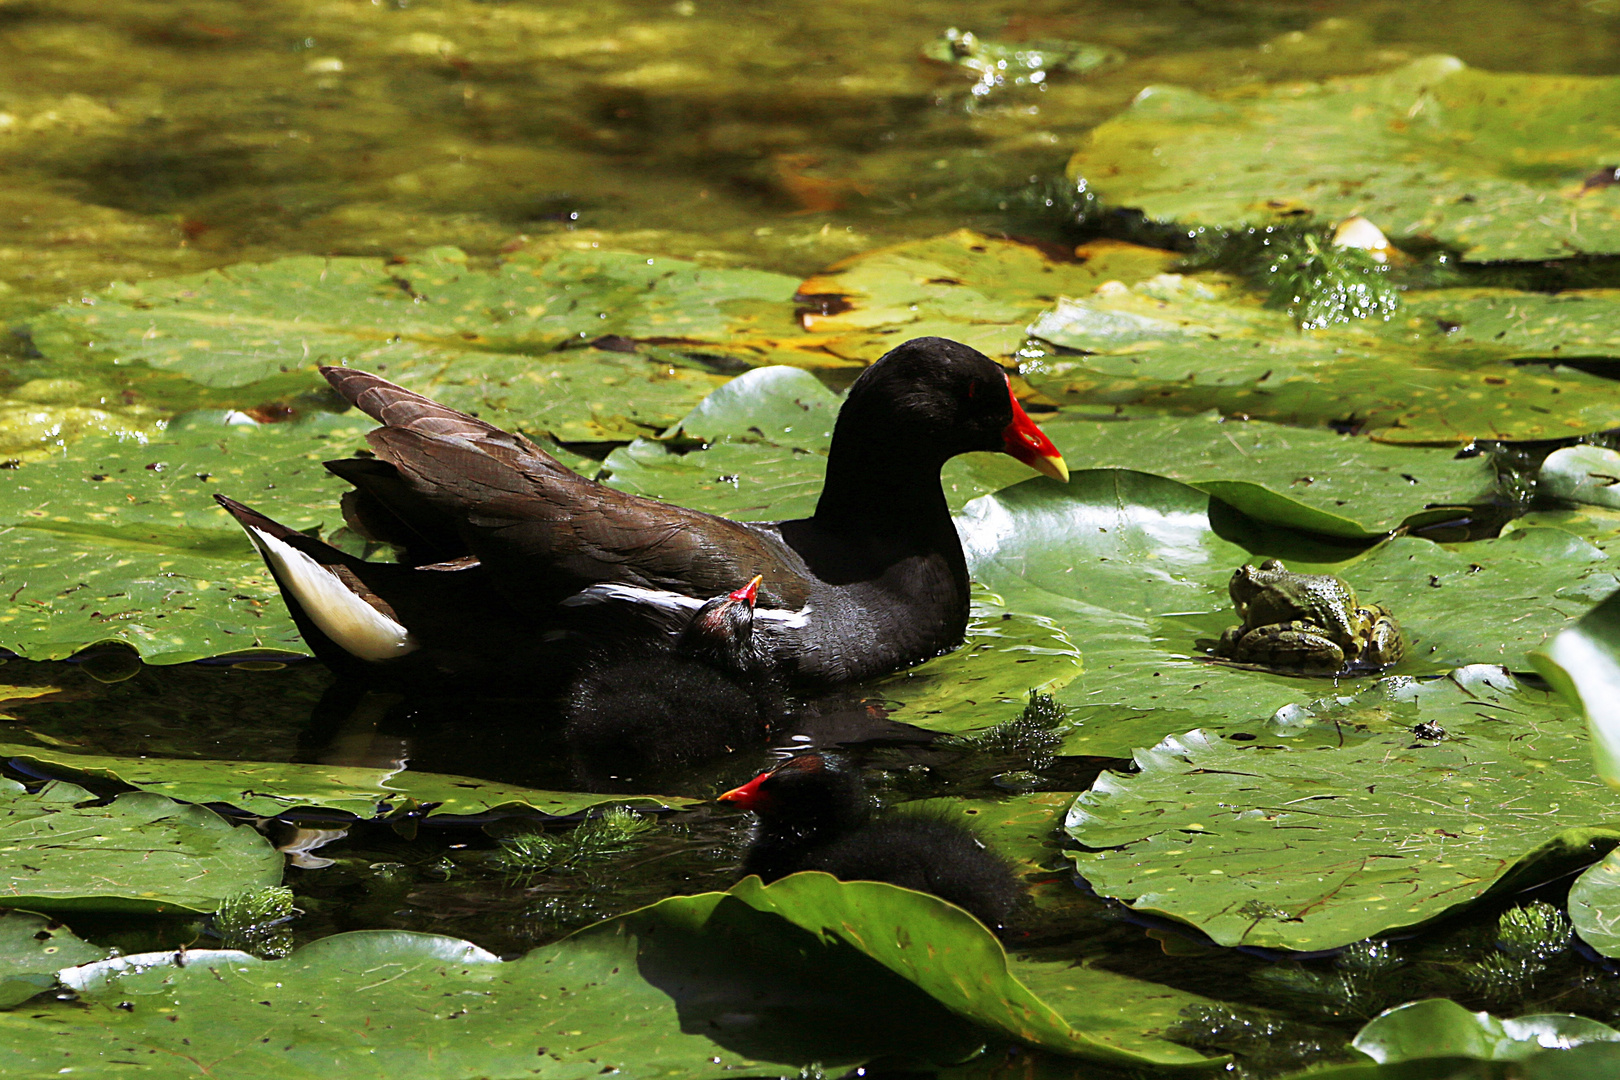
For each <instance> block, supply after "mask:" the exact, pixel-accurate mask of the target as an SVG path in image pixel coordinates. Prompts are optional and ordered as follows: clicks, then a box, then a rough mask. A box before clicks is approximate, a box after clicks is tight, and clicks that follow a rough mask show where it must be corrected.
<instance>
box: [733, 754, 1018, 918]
mask: <svg viewBox="0 0 1620 1080" xmlns="http://www.w3.org/2000/svg"><path fill="white" fill-rule="evenodd" d="M719 801H720V802H725V803H731V804H732V805H734V806H740V807H742V808H743V809H744V810H752V811H753V812H754V813H755V814H756V815H758V818H759V821H758V824H757V825H756V826H755V828H754V832H753V836H752V839H751V842H750V844H749V848H748V855H747V857H746V858H745V859H744V860H743V873H744V874H758V875H759V876H760V878H761V879H762V880H764V881H766V882H771V881H775V880H776V879H777V878H780V877H785V876H786V875H788V874H794V873H798V872H800V871H804V870H821V871H825V872H826V873H829V874H832V875H833V876H834V877H836V878H838V879H839V880H841V881H886V882H888V883H889V884H891V885H901V886H904V887H906V888H908V889H916V890H917V891H919V892H926V893H932V894H934V895H935V896H938V897H940V898H941V899H944V900H949V901H950V902H951V903H953V904H955V905H956V906H957V907H960V908H963V909H965V910H967V911H969V912H971V913H972V914H973V915H974V916H975V917H977V918H978V920H979V921H980V922H982V923H984V924H985V925H986V926H988V927H990V928H991V929H993V930H996V931H998V932H999V931H1000V930H1001V928H1002V927H1004V926H1005V925H1006V922H1007V919H1008V918H1009V917H1010V916H1011V915H1012V913H1013V911H1014V910H1015V909H1016V908H1017V906H1018V904H1019V902H1020V901H1021V900H1022V899H1023V896H1024V887H1023V885H1021V884H1020V883H1019V881H1018V879H1017V878H1016V877H1015V876H1014V875H1013V872H1012V870H1011V869H1010V868H1009V867H1008V866H1007V864H1006V863H1005V862H1003V861H1002V860H1001V859H1000V858H999V857H998V856H996V855H995V853H994V852H992V851H990V850H989V849H988V848H987V847H985V845H984V843H983V842H982V841H980V840H979V838H978V837H977V836H975V835H974V834H973V832H972V830H970V829H968V828H967V827H966V826H964V825H961V824H958V823H957V822H955V821H950V820H947V819H945V818H942V817H936V816H931V815H924V814H914V813H906V812H894V811H888V812H885V811H874V810H873V808H872V802H871V800H870V798H868V796H867V794H866V785H865V784H863V783H862V782H861V778H860V777H859V776H858V775H857V774H856V773H855V772H854V771H853V770H851V769H849V768H847V767H846V766H845V765H844V764H843V763H842V762H841V761H839V760H838V759H836V758H833V757H829V756H827V755H823V754H801V755H799V756H798V757H794V758H790V759H788V760H787V761H784V762H783V763H782V764H780V765H778V766H777V767H776V768H774V769H772V770H771V771H770V772H767V773H761V774H760V775H759V776H756V777H754V779H752V780H750V781H749V782H748V783H746V784H744V785H743V786H742V787H739V788H734V789H732V790H731V791H728V792H726V793H725V794H723V795H721V796H720V797H719Z"/></svg>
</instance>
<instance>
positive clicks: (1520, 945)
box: [1496, 900, 1574, 960]
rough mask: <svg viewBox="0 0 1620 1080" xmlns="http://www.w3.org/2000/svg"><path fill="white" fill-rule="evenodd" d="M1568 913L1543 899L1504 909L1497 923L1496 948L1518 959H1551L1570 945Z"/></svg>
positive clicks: (1570, 929) (1570, 934)
mask: <svg viewBox="0 0 1620 1080" xmlns="http://www.w3.org/2000/svg"><path fill="white" fill-rule="evenodd" d="M1573 934H1574V927H1573V926H1572V925H1571V924H1570V921H1569V916H1568V915H1565V914H1564V913H1563V912H1562V911H1560V910H1559V909H1558V908H1556V907H1554V906H1553V905H1551V904H1549V903H1547V902H1546V901H1544V900H1537V901H1535V902H1533V903H1529V904H1525V905H1524V906H1522V907H1516V908H1513V909H1511V910H1509V911H1504V912H1503V913H1502V917H1501V918H1500V919H1498V920H1497V923H1496V947H1497V948H1499V949H1501V950H1502V952H1504V953H1506V954H1507V955H1508V956H1511V957H1514V958H1515V959H1520V960H1550V959H1552V958H1553V957H1555V956H1557V955H1558V954H1559V953H1561V952H1564V951H1565V950H1566V949H1568V948H1569V943H1570V938H1571V937H1572V935H1573Z"/></svg>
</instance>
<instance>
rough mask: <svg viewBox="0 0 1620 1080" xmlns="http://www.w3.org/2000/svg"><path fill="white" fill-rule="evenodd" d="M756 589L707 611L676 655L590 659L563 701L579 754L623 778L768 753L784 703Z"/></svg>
mask: <svg viewBox="0 0 1620 1080" xmlns="http://www.w3.org/2000/svg"><path fill="white" fill-rule="evenodd" d="M759 583H760V579H759V578H758V577H756V578H754V580H753V581H750V582H749V583H748V584H747V585H745V586H744V587H742V588H740V589H737V590H735V591H733V592H730V593H726V594H724V595H722V596H717V597H715V598H713V599H712V600H709V601H707V602H706V603H704V604H703V606H702V607H700V608H698V610H697V611H696V612H695V613H694V614H693V615H692V617H691V620H690V622H689V623H688V624H687V626H686V628H685V629H684V630H682V631H681V634H680V637H679V638H678V639H677V640H676V643H675V645H674V647H673V648H672V649H655V650H653V651H651V652H650V654H649V653H648V652H647V650H643V649H635V650H631V651H629V652H628V653H627V652H626V651H624V650H621V649H612V650H608V649H604V650H603V651H601V652H599V653H598V654H596V655H593V656H592V657H590V659H589V660H587V661H586V663H585V665H584V667H583V668H582V670H581V671H580V674H579V676H578V677H577V678H576V679H575V680H574V682H573V684H572V685H571V686H570V687H569V688H568V692H567V694H566V695H565V696H564V703H563V714H564V717H565V723H564V728H563V735H564V738H565V739H566V740H567V742H568V744H569V746H570V747H571V748H572V749H573V750H574V752H575V753H576V754H578V755H580V756H581V757H582V758H584V759H585V761H587V762H588V763H590V765H591V766H593V767H594V768H595V769H597V770H610V771H612V772H614V773H622V772H636V771H638V770H639V769H641V768H644V767H647V766H651V767H654V768H662V767H667V766H670V765H679V764H685V763H687V762H692V761H699V760H703V759H706V758H713V757H718V756H719V755H721V754H724V753H727V752H729V751H731V750H735V749H738V748H740V747H743V746H749V745H757V744H761V743H762V742H763V740H764V739H765V737H766V736H767V735H768V734H770V732H771V729H772V727H773V726H774V725H775V724H776V722H777V721H778V720H779V719H780V718H781V716H782V715H783V713H784V712H785V709H786V702H785V700H784V698H783V696H782V694H781V691H780V689H779V687H778V686H777V683H776V680H775V678H774V677H773V674H772V672H771V670H770V665H769V663H768V661H767V660H766V658H765V656H764V654H763V653H762V652H761V651H760V649H759V646H758V642H757V641H755V639H754V632H753V627H754V603H755V600H756V598H757V596H758V589H759Z"/></svg>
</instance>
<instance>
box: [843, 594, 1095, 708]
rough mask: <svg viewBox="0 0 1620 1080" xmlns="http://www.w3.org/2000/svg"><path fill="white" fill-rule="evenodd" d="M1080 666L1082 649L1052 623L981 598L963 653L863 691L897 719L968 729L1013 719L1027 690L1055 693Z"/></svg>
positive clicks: (877, 682)
mask: <svg viewBox="0 0 1620 1080" xmlns="http://www.w3.org/2000/svg"><path fill="white" fill-rule="evenodd" d="M995 599H999V598H995ZM1080 669H1081V659H1080V652H1079V650H1077V649H1076V648H1075V646H1074V644H1073V643H1072V642H1071V641H1070V640H1069V637H1068V635H1067V634H1066V633H1065V632H1064V630H1063V627H1062V626H1060V625H1059V624H1058V623H1057V622H1055V621H1053V620H1052V619H1048V618H1045V617H1044V616H1041V615H1034V614H1029V613H1026V612H1023V611H1017V610H1009V609H1007V608H1004V607H1001V606H1000V605H999V604H996V603H993V602H991V598H990V597H987V596H984V595H983V594H980V595H979V596H978V597H976V599H975V602H974V605H973V610H972V616H971V619H970V621H969V623H968V631H967V640H966V641H965V642H964V643H963V645H962V647H961V648H959V649H955V650H952V651H951V652H949V653H946V654H945V655H944V656H938V657H935V658H934V659H932V660H929V661H926V662H925V663H922V664H919V665H918V666H916V667H914V668H910V669H908V670H906V671H902V672H899V673H897V674H894V675H889V676H887V677H885V678H882V679H875V680H872V681H870V682H866V683H863V684H862V686H861V688H862V690H863V691H864V692H865V693H866V694H868V695H871V696H874V697H878V698H882V699H884V700H885V701H887V702H890V703H891V705H890V708H891V709H892V715H893V717H894V718H895V719H896V720H901V721H904V722H905V723H908V724H915V725H916V726H917V727H921V728H926V729H928V730H929V731H949V732H969V731H979V730H982V729H984V728H987V727H992V726H994V725H996V724H999V723H1001V722H1002V721H1005V720H1011V719H1013V718H1014V717H1016V716H1017V715H1018V714H1019V712H1020V710H1022V709H1023V707H1024V703H1025V702H1026V701H1027V700H1028V697H1029V692H1030V691H1031V690H1040V691H1042V692H1045V693H1051V692H1053V691H1056V690H1058V689H1059V688H1061V687H1063V686H1065V685H1067V684H1068V683H1069V681H1070V680H1072V679H1073V678H1074V677H1075V676H1076V675H1078V674H1079V673H1080Z"/></svg>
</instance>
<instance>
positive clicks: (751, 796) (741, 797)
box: [714, 772, 771, 810]
mask: <svg viewBox="0 0 1620 1080" xmlns="http://www.w3.org/2000/svg"><path fill="white" fill-rule="evenodd" d="M770 778H771V774H770V773H768V772H765V773H760V774H759V775H758V776H756V777H754V778H753V779H752V780H750V781H748V783H746V784H744V785H743V786H742V787H736V788H732V789H731V790H730V791H728V792H726V793H725V794H724V795H720V796H717V797H716V798H715V800H714V801H715V802H728V803H736V804H737V805H738V806H740V807H742V808H743V809H744V810H758V809H759V808H760V807H761V806H762V805H764V803H765V801H766V799H768V798H769V796H768V795H766V794H765V792H763V791H761V790H760V785H761V784H763V783H765V781H767V780H769V779H770Z"/></svg>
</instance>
